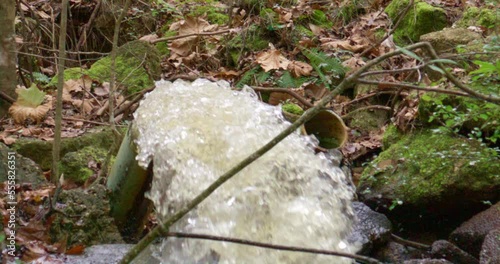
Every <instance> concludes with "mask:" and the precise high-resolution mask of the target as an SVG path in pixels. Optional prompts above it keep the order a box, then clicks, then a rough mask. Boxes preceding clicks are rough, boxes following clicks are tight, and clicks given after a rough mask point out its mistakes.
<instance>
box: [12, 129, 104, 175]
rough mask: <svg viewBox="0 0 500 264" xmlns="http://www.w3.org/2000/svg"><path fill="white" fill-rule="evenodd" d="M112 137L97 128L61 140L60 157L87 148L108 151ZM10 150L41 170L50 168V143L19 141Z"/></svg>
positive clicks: (31, 140)
mask: <svg viewBox="0 0 500 264" xmlns="http://www.w3.org/2000/svg"><path fill="white" fill-rule="evenodd" d="M113 136H114V135H113V132H112V131H111V130H110V129H107V128H106V129H102V128H97V129H96V130H95V131H94V132H89V133H87V134H84V135H82V136H79V137H74V138H63V139H62V141H61V157H62V156H64V155H65V154H66V153H68V152H73V151H78V150H79V149H82V148H84V147H87V146H96V147H100V148H103V149H110V148H111V146H112V145H113ZM12 149H13V150H15V151H17V153H19V154H21V155H23V156H24V157H27V158H30V159H31V160H33V161H35V162H36V163H37V164H38V165H39V166H40V167H41V168H42V170H49V169H50V168H51V166H52V142H47V141H42V140H39V139H19V140H17V141H16V142H15V143H14V144H13V146H12Z"/></svg>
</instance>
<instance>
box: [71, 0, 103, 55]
mask: <svg viewBox="0 0 500 264" xmlns="http://www.w3.org/2000/svg"><path fill="white" fill-rule="evenodd" d="M100 8H101V0H98V1H97V5H96V6H95V8H94V11H92V14H91V15H90V18H89V21H88V22H87V23H86V24H85V25H84V26H83V27H82V28H81V32H80V39H79V40H78V43H77V44H76V48H75V50H80V47H81V46H82V45H83V44H85V42H86V41H87V37H88V31H90V27H91V26H92V23H94V20H95V18H96V17H97V13H98V12H99V9H100Z"/></svg>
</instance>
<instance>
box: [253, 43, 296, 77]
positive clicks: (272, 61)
mask: <svg viewBox="0 0 500 264" xmlns="http://www.w3.org/2000/svg"><path fill="white" fill-rule="evenodd" d="M257 63H259V64H260V66H261V67H262V69H264V71H266V72H268V71H270V70H278V69H284V70H285V69H287V67H288V64H289V63H290V61H289V60H288V59H287V58H285V57H284V56H283V55H281V52H280V51H279V50H277V49H274V48H271V50H269V51H264V52H260V53H259V54H257Z"/></svg>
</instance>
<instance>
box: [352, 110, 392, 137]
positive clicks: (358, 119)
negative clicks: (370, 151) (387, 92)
mask: <svg viewBox="0 0 500 264" xmlns="http://www.w3.org/2000/svg"><path fill="white" fill-rule="evenodd" d="M349 119H350V121H349V127H352V128H357V129H359V130H361V131H365V132H368V131H374V130H379V129H380V128H381V127H383V126H384V125H385V123H386V122H387V121H388V119H389V118H388V112H387V111H385V110H374V111H370V110H364V111H358V112H356V113H353V114H352V115H351V116H350V117H349Z"/></svg>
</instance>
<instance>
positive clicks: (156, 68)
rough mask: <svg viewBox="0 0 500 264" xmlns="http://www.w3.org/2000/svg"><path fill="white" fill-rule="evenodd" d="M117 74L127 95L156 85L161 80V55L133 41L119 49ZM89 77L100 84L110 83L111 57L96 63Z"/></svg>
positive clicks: (149, 47)
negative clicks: (155, 82) (155, 81)
mask: <svg viewBox="0 0 500 264" xmlns="http://www.w3.org/2000/svg"><path fill="white" fill-rule="evenodd" d="M115 65H116V73H117V80H118V82H119V83H120V84H121V85H123V86H125V87H126V89H127V94H133V93H136V92H139V91H141V90H142V89H145V88H148V87H150V86H152V85H154V80H157V79H159V78H160V74H161V68H160V54H159V52H158V50H157V49H156V48H155V47H154V46H152V45H151V44H149V43H147V42H145V41H140V40H136V41H131V42H128V43H126V44H125V45H123V46H121V47H119V48H118V49H117V56H116V64H115ZM87 73H88V75H89V76H90V77H91V78H93V79H97V80H99V81H100V82H104V81H106V82H109V80H110V76H111V57H110V56H107V57H104V58H102V59H100V60H98V61H96V62H95V63H94V64H93V65H92V66H91V67H90V69H89V70H88V71H87Z"/></svg>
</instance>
